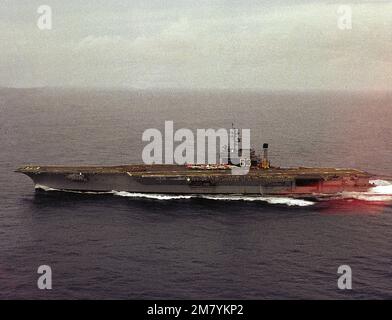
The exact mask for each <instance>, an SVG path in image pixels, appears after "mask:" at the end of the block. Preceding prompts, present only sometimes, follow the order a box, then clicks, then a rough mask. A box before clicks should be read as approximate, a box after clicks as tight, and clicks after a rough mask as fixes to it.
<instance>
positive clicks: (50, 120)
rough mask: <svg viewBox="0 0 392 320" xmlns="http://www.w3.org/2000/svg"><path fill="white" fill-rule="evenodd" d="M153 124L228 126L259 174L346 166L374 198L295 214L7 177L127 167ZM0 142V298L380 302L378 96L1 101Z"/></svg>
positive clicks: (391, 152)
mask: <svg viewBox="0 0 392 320" xmlns="http://www.w3.org/2000/svg"><path fill="white" fill-rule="evenodd" d="M165 120H173V121H174V126H175V129H180V128H183V127H185V128H190V129H196V128H210V127H211V128H221V127H223V128H228V127H230V126H231V123H232V122H234V123H235V125H236V126H237V127H240V128H250V129H251V133H252V135H251V139H252V141H251V142H252V144H253V145H254V147H256V149H258V150H260V147H261V144H262V143H263V142H268V143H269V144H270V157H271V162H272V164H274V165H279V166H336V167H354V168H358V169H362V170H366V171H369V172H372V173H374V174H377V175H379V178H378V179H377V186H375V189H372V190H369V192H367V193H362V194H346V195H341V196H337V197H335V198H333V199H330V200H328V201H327V200H325V201H316V200H314V201H312V202H310V203H308V202H307V203H305V204H306V205H299V204H298V203H296V202H293V201H292V199H285V200H284V201H278V200H276V199H274V198H272V199H270V198H268V199H265V198H262V197H260V198H259V199H256V200H255V201H251V200H250V199H247V198H244V199H236V200H235V201H234V200H231V199H220V200H217V199H199V198H191V199H177V198H175V197H174V198H172V199H171V198H170V197H161V196H156V197H152V198H145V197H135V196H134V195H131V194H124V193H122V194H121V195H122V196H121V195H114V194H107V195H85V194H72V193H61V192H37V193H36V192H35V191H34V185H33V183H32V181H31V180H30V179H29V178H28V177H26V176H24V175H21V174H18V173H14V172H13V170H14V169H16V168H17V167H18V166H22V165H26V164H42V165H44V164H70V165H75V164H85V165H87V164H100V165H116V164H127V163H138V162H141V161H142V159H141V154H142V149H143V147H144V146H145V142H143V141H142V138H141V137H142V133H143V131H144V130H145V129H148V128H158V129H162V130H163V128H164V121H165ZM0 134H1V139H0V152H1V153H0V154H1V157H0V298H1V299H367V298H374V299H387V298H389V299H391V298H392V192H391V185H392V178H389V177H391V176H392V93H391V92H390V93H386V92H367V93H363V92H252V91H237V92H234V91H192V92H187V91H170V90H165V91H163V90H143V91H137V90H108V89H105V90H103V89H102V90H98V89H95V90H92V89H50V88H42V89H0ZM119 191H121V190H119ZM40 265H49V266H50V267H51V269H52V290H39V289H38V288H37V279H38V277H39V276H40V275H39V274H37V269H38V267H39V266H40ZM340 265H349V266H350V267H351V270H352V289H351V290H340V289H339V288H338V286H337V280H338V278H339V276H340V275H339V274H337V270H338V267H339V266H340Z"/></svg>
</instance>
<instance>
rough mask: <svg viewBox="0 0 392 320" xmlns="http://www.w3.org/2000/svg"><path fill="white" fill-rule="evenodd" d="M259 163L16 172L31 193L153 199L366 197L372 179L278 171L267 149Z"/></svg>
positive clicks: (357, 174) (331, 171)
mask: <svg viewBox="0 0 392 320" xmlns="http://www.w3.org/2000/svg"><path fill="white" fill-rule="evenodd" d="M263 149H264V154H263V155H261V156H260V157H258V156H255V154H254V152H251V165H250V167H249V172H248V173H247V174H245V175H233V174H232V171H231V168H232V167H233V165H232V163H231V161H230V159H228V161H227V163H226V164H211V165H203V164H188V165H165V164H151V165H145V164H140V165H121V166H39V165H28V166H24V167H21V168H19V169H17V170H16V172H20V173H24V174H26V175H27V176H29V177H30V178H31V179H32V180H33V182H34V184H35V187H36V189H40V188H41V189H55V190H62V191H81V192H111V191H127V192H134V193H154V194H240V195H245V194H248V195H281V196H283V195H286V196H287V195H291V196H311V195H315V194H318V195H321V194H335V193H340V192H343V191H349V192H350V191H366V190H368V189H369V187H371V186H372V184H371V183H370V179H371V177H372V176H371V175H370V174H369V173H367V172H364V171H360V170H356V169H340V168H308V167H297V168H280V167H272V166H271V164H270V161H269V159H268V144H264V145H263Z"/></svg>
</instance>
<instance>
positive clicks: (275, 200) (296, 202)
mask: <svg viewBox="0 0 392 320" xmlns="http://www.w3.org/2000/svg"><path fill="white" fill-rule="evenodd" d="M113 194H114V195H116V196H121V197H130V198H147V199H155V200H181V199H192V198H194V199H197V198H198V199H208V200H217V201H262V202H267V203H270V204H283V205H287V206H301V207H304V206H311V205H313V204H314V202H312V201H307V200H302V199H294V198H286V197H262V196H254V197H252V196H240V195H238V196H237V195H167V194H150V193H134V192H126V191H113Z"/></svg>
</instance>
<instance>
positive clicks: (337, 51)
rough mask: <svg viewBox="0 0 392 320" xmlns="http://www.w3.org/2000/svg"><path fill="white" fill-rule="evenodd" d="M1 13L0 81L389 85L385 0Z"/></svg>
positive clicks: (78, 3)
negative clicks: (344, 19) (343, 10)
mask: <svg viewBox="0 0 392 320" xmlns="http://www.w3.org/2000/svg"><path fill="white" fill-rule="evenodd" d="M350 3H351V7H352V13H353V17H352V29H351V30H341V29H339V28H338V23H337V21H338V18H339V14H338V12H337V10H338V7H339V6H340V5H341V4H350ZM40 5H49V6H51V8H52V10H53V17H52V19H53V29H52V30H45V31H42V30H39V28H38V27H37V20H38V17H39V14H38V13H37V8H38V7H39V6H40ZM0 18H1V20H0V86H8V87H35V86H73V87H79V86H83V87H86V86H87V87H130V88H157V87H158V88H168V87H170V88H171V87H174V88H228V89H231V88H253V89H255V88H260V89H267V90H268V89H273V90H274V89H289V90H296V89H300V90H304V89H305V90H306V89H350V90H351V89H354V90H357V89H359V90H361V89H380V90H382V89H389V90H390V88H392V0H391V1H388V0H386V1H359V0H357V1H351V2H350V1H342V3H340V2H339V1H335V2H334V1H304V0H303V1H294V0H286V1H283V0H282V1H277V0H271V1H246V0H242V1H241V0H226V1H225V0H209V1H204V0H202V1H197V0H193V1H185V0H159V1H158V0H129V1H125V0H95V1H89V0H67V1H65V0H45V1H44V0H40V1H35V0H0Z"/></svg>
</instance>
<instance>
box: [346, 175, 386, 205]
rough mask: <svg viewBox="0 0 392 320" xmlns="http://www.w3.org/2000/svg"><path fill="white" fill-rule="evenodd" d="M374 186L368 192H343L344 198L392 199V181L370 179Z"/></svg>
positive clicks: (384, 200) (365, 199) (366, 199)
mask: <svg viewBox="0 0 392 320" xmlns="http://www.w3.org/2000/svg"><path fill="white" fill-rule="evenodd" d="M369 182H370V183H371V184H373V185H374V187H372V188H369V190H368V191H366V192H343V193H342V197H343V198H351V199H358V200H364V201H383V202H386V201H392V182H391V181H387V180H371V181H369Z"/></svg>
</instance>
